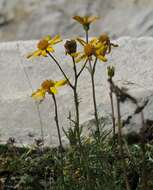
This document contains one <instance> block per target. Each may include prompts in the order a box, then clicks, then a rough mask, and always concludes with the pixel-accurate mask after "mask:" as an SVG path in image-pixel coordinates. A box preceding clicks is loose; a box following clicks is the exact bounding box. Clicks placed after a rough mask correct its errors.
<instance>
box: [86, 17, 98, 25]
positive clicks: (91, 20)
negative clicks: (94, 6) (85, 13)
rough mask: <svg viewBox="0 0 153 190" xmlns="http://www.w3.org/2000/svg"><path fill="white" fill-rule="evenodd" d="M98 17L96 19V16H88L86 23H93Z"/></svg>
mask: <svg viewBox="0 0 153 190" xmlns="http://www.w3.org/2000/svg"><path fill="white" fill-rule="evenodd" d="M98 18H99V17H96V16H89V17H88V23H92V22H95V21H96V20H97V19H98Z"/></svg>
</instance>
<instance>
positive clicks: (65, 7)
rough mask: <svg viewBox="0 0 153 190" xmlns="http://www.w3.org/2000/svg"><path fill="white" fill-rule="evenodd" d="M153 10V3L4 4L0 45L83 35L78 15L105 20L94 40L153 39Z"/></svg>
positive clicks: (8, 0)
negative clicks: (106, 36)
mask: <svg viewBox="0 0 153 190" xmlns="http://www.w3.org/2000/svg"><path fill="white" fill-rule="evenodd" d="M152 7H153V1H151V0H126V1H123V0H96V1H93V0H84V1H82V0H77V1H76V0H56V1H51V0H43V1H42V0H0V41H8V40H29V39H39V38H41V37H42V36H44V35H46V34H51V35H54V34H56V33H61V34H62V35H63V37H64V38H67V37H68V36H69V37H70V36H71V37H73V35H74V34H79V35H83V31H82V28H81V27H80V26H79V25H78V24H76V23H75V22H74V21H72V19H71V17H72V16H74V15H76V14H80V15H86V14H93V15H98V16H100V17H101V19H100V20H99V21H98V22H97V23H95V24H94V27H93V28H92V30H91V35H92V36H93V35H95V34H100V33H101V32H103V31H105V32H108V33H109V35H111V37H113V38H116V37H121V36H134V37H135V36H136V37H139V36H153V19H152V17H153V9H152Z"/></svg>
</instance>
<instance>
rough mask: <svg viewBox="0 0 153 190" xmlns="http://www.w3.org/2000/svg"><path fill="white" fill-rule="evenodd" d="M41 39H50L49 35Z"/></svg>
mask: <svg viewBox="0 0 153 190" xmlns="http://www.w3.org/2000/svg"><path fill="white" fill-rule="evenodd" d="M43 39H44V40H47V41H49V40H51V36H50V35H48V36H45V37H44V38H43Z"/></svg>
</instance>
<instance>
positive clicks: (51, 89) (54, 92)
mask: <svg viewBox="0 0 153 190" xmlns="http://www.w3.org/2000/svg"><path fill="white" fill-rule="evenodd" d="M50 91H51V92H52V93H53V94H57V93H58V91H57V89H56V88H55V87H50Z"/></svg>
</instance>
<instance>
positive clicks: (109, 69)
mask: <svg viewBox="0 0 153 190" xmlns="http://www.w3.org/2000/svg"><path fill="white" fill-rule="evenodd" d="M107 74H108V76H109V78H113V77H114V75H115V67H114V66H108V67H107Z"/></svg>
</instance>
